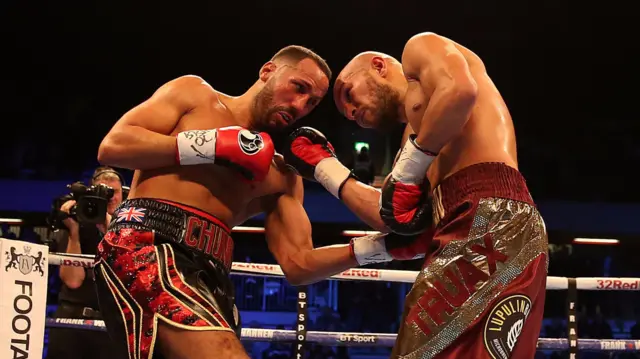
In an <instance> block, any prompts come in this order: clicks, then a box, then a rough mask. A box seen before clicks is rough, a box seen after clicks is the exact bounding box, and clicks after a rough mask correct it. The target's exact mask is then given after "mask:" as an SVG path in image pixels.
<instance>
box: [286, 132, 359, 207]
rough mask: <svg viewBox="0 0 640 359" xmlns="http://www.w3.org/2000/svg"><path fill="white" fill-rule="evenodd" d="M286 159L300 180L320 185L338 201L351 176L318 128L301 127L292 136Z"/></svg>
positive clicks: (289, 138)
mask: <svg viewBox="0 0 640 359" xmlns="http://www.w3.org/2000/svg"><path fill="white" fill-rule="evenodd" d="M282 156H283V157H284V161H285V162H286V164H287V166H289V167H290V168H292V169H294V170H295V171H296V172H297V173H298V174H299V175H300V176H302V177H304V178H305V179H308V180H311V181H317V182H318V183H320V184H321V185H323V186H324V188H326V189H327V191H329V192H330V193H331V194H332V195H333V196H334V197H336V198H338V199H339V198H340V190H341V189H342V185H343V184H344V183H345V182H346V181H347V179H349V177H350V176H351V171H349V169H347V168H346V167H345V166H343V165H342V163H340V161H339V160H338V159H337V158H336V154H335V150H334V149H333V146H331V143H329V141H327V138H326V137H325V136H324V135H323V134H322V133H321V132H320V131H318V130H316V129H315V128H311V127H300V128H298V129H296V130H294V131H293V132H291V134H290V135H289V137H288V141H287V143H286V147H285V148H284V151H282Z"/></svg>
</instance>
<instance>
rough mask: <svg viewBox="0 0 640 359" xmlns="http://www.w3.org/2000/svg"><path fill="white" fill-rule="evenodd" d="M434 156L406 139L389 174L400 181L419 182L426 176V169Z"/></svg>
mask: <svg viewBox="0 0 640 359" xmlns="http://www.w3.org/2000/svg"><path fill="white" fill-rule="evenodd" d="M435 158H436V157H435V156H432V155H430V154H427V153H424V152H423V151H422V150H420V149H419V148H418V147H416V145H415V144H414V143H413V141H411V140H408V141H407V143H406V144H405V145H404V147H403V148H402V152H401V153H400V157H398V160H397V161H396V164H395V166H394V167H393V170H392V171H391V176H392V177H393V178H395V179H396V180H397V181H398V182H401V183H407V184H420V183H422V182H423V181H424V179H425V177H426V176H427V169H429V166H430V165H431V162H433V160H434V159H435Z"/></svg>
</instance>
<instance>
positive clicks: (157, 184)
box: [129, 86, 300, 227]
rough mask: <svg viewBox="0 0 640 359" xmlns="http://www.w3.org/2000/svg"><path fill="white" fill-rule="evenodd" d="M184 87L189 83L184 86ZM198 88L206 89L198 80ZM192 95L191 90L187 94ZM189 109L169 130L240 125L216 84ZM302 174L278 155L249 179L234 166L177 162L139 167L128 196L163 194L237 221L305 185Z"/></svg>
mask: <svg viewBox="0 0 640 359" xmlns="http://www.w3.org/2000/svg"><path fill="white" fill-rule="evenodd" d="M181 90H182V91H185V90H186V91H188V89H185V88H182V89H181ZM193 91H203V89H202V87H200V86H197V87H194V88H193ZM185 95H186V96H188V95H189V94H188V93H187V94H185ZM194 98H198V99H201V100H200V101H198V103H196V104H195V107H194V108H193V109H192V110H191V111H189V113H187V114H185V115H183V116H182V117H181V118H180V120H179V121H178V123H177V124H176V126H175V128H173V130H172V131H171V132H170V133H167V135H171V136H175V135H177V134H178V133H179V132H182V131H186V130H208V129H214V128H221V127H227V126H237V125H238V123H242V122H243V121H239V120H240V119H237V118H235V117H234V114H233V113H232V112H231V111H230V110H229V108H228V107H227V106H226V105H225V100H227V99H228V96H227V95H224V94H221V93H219V92H217V91H215V90H214V89H212V88H211V90H210V93H209V94H206V95H204V96H203V95H202V94H199V95H198V96H194ZM296 177H297V176H296V175H295V174H294V173H293V172H291V171H288V170H287V169H286V167H285V166H283V165H282V162H281V160H280V158H279V156H278V155H276V157H274V161H273V162H272V164H271V169H270V170H269V174H268V175H267V178H266V179H265V180H264V181H262V182H259V183H257V182H253V183H249V182H247V181H244V180H243V179H241V177H240V175H239V174H238V173H236V172H234V171H233V170H231V169H227V168H224V167H221V166H216V165H207V164H203V165H194V166H172V167H164V168H156V169H147V170H142V171H140V170H138V171H136V172H135V174H134V178H133V182H132V186H131V187H132V188H131V192H130V194H129V198H158V199H166V200H170V201H175V202H179V203H183V204H186V205H189V206H192V207H195V208H198V209H200V210H202V211H205V212H207V213H210V214H213V215H214V216H216V217H218V218H220V219H221V220H222V221H223V222H224V223H226V224H227V225H228V226H230V227H233V226H235V225H238V224H240V223H242V222H244V221H245V220H246V219H248V218H249V217H251V216H253V215H256V214H258V213H260V212H262V210H261V202H262V200H263V199H265V198H268V197H269V195H272V194H278V193H283V192H285V191H287V189H290V188H291V187H292V186H296V185H300V183H299V182H300V181H299V179H297V178H296Z"/></svg>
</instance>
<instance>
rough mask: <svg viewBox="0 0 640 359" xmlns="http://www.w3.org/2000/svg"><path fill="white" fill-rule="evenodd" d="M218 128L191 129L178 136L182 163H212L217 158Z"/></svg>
mask: <svg viewBox="0 0 640 359" xmlns="http://www.w3.org/2000/svg"><path fill="white" fill-rule="evenodd" d="M217 137H218V130H215V129H214V130H191V131H184V132H180V133H179V134H178V136H177V137H176V141H177V144H178V156H177V157H178V161H180V164H181V165H199V164H203V163H208V164H212V163H214V161H215V158H216V139H217Z"/></svg>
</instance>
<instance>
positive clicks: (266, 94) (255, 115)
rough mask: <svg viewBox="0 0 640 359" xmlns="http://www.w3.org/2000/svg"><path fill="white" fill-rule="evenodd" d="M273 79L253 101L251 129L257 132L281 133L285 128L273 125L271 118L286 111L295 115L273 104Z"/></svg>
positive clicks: (289, 110)
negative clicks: (279, 112)
mask: <svg viewBox="0 0 640 359" xmlns="http://www.w3.org/2000/svg"><path fill="white" fill-rule="evenodd" d="M272 81H273V79H270V80H269V81H267V83H266V84H265V85H264V87H263V88H262V89H261V90H260V92H258V94H257V95H256V97H255V98H254V99H253V105H252V106H251V115H252V119H253V120H252V122H251V127H252V129H253V130H256V131H265V132H269V133H274V132H280V131H282V130H284V128H281V127H276V126H272V125H271V116H273V115H274V114H275V113H276V112H278V111H286V112H288V113H289V114H292V115H295V113H294V112H293V111H292V110H291V109H289V108H285V107H274V104H273V82H272Z"/></svg>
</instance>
